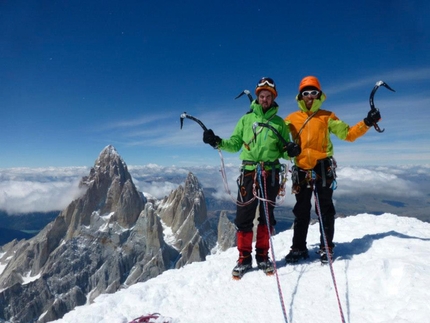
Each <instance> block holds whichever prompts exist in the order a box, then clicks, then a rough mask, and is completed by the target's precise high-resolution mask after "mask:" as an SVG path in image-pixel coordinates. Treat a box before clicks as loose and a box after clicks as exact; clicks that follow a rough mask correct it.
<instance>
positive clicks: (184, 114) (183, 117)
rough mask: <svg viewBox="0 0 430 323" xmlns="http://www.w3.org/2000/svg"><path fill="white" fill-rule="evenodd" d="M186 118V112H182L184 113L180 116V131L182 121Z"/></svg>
mask: <svg viewBox="0 0 430 323" xmlns="http://www.w3.org/2000/svg"><path fill="white" fill-rule="evenodd" d="M186 117H187V113H186V112H184V113H182V114H181V129H182V126H183V125H184V119H185V118H186Z"/></svg>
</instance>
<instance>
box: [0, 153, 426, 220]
mask: <svg viewBox="0 0 430 323" xmlns="http://www.w3.org/2000/svg"><path fill="white" fill-rule="evenodd" d="M236 162H237V164H230V163H229V164H226V165H225V170H226V181H227V185H228V188H229V189H230V193H231V196H229V195H228V194H227V193H226V189H225V184H224V181H223V178H222V176H221V173H220V166H196V167H177V166H171V167H163V166H159V165H156V164H148V165H144V166H129V167H128V169H129V171H130V173H131V175H132V177H133V181H134V183H135V185H136V187H137V188H138V190H140V191H142V192H144V194H147V195H151V196H153V197H155V198H157V199H161V198H164V197H165V196H168V195H169V194H170V193H171V191H172V190H175V189H176V188H177V187H178V186H179V185H183V184H184V181H185V179H186V177H187V175H188V173H189V172H192V173H193V174H194V175H195V176H196V177H197V178H198V180H199V182H200V184H201V185H202V187H203V188H205V189H209V188H211V189H213V193H212V197H213V198H215V199H220V200H225V201H232V200H235V199H236V194H237V183H236V179H237V177H238V176H239V174H240V168H239V165H238V163H239V161H238V160H237V161H236ZM290 166H291V164H287V167H290ZM429 170H430V165H429V164H426V165H419V166H418V165H416V166H378V167H376V166H372V167H358V166H354V167H349V166H348V167H339V168H338V170H337V175H338V179H337V181H338V188H337V190H336V191H335V198H341V197H344V196H356V195H357V196H358V195H363V194H373V195H375V196H376V195H383V196H384V197H385V198H389V197H392V198H398V197H414V198H423V199H425V198H427V197H426V196H425V194H427V193H426V192H428V190H429V189H430V184H429V183H430V178H429V177H430V175H429V174H430V172H429ZM88 172H89V168H85V167H74V168H73V167H72V168H54V167H50V168H45V169H42V168H37V169H30V168H21V169H18V168H13V169H3V170H1V173H0V209H2V210H5V211H7V212H8V213H11V214H16V213H27V212H36V211H37V212H46V211H53V210H63V209H64V208H65V207H66V206H67V205H68V204H69V203H70V202H71V201H72V200H74V199H75V198H77V197H78V196H79V195H80V194H82V192H81V191H80V190H79V188H78V183H79V180H80V179H81V178H82V176H84V175H87V174H88ZM288 176H289V178H288V181H287V183H286V195H285V197H284V199H283V202H282V203H281V205H282V206H292V205H294V202H295V200H294V195H292V194H290V189H291V177H290V174H288Z"/></svg>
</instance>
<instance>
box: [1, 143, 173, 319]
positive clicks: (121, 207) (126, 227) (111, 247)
mask: <svg viewBox="0 0 430 323" xmlns="http://www.w3.org/2000/svg"><path fill="white" fill-rule="evenodd" d="M81 186H82V187H85V188H86V191H85V193H84V194H83V195H82V196H81V197H80V198H78V199H76V200H74V201H73V202H72V203H70V205H69V206H68V207H67V208H66V209H65V210H64V211H62V212H61V213H60V214H59V216H58V217H57V218H56V219H55V220H54V221H53V222H51V223H50V224H48V225H47V226H46V227H45V228H44V229H43V230H42V231H41V232H40V233H39V234H38V235H37V236H35V237H34V238H32V239H30V240H28V241H24V242H22V243H18V244H16V245H11V246H10V250H8V252H7V253H6V254H8V255H9V256H11V255H13V257H12V259H11V260H10V261H9V262H8V266H7V267H6V269H5V270H4V271H3V273H2V274H1V275H0V288H1V289H4V291H3V292H1V293H0V307H2V308H3V313H2V312H1V310H0V314H1V315H0V318H5V319H12V321H13V320H16V321H22V322H27V321H33V320H35V318H37V317H39V316H40V315H41V314H42V313H44V312H45V315H44V317H43V318H42V319H40V320H39V321H40V322H47V321H49V320H52V319H56V318H59V317H61V316H62V315H64V314H65V313H67V312H68V311H69V310H71V309H73V308H74V307H75V306H76V305H81V304H84V303H85V302H86V301H87V298H88V297H89V298H90V299H92V296H91V295H93V297H95V296H97V295H98V294H100V293H104V292H114V291H116V290H118V288H119V287H120V286H121V284H123V283H124V282H125V280H126V278H127V276H128V272H129V271H130V270H131V269H132V268H133V266H134V265H135V264H136V263H137V261H136V260H137V259H138V255H137V254H141V253H142V251H141V250H137V249H135V248H128V249H127V250H123V249H122V246H123V245H125V246H127V241H128V239H129V237H130V236H131V231H130V228H131V227H133V226H134V225H135V224H136V222H137V219H138V217H139V214H140V213H141V212H142V210H143V208H144V205H145V200H144V197H143V195H142V194H141V193H140V192H138V191H137V189H136V187H135V186H134V184H133V181H132V178H131V176H130V174H129V172H128V170H127V166H126V164H125V163H124V162H123V160H122V159H121V157H120V156H119V155H118V153H117V152H116V150H115V148H113V147H112V146H107V147H106V148H105V149H103V151H102V152H101V153H100V155H99V157H98V158H97V160H96V162H95V164H94V167H93V168H92V169H91V171H90V173H89V175H88V176H87V177H85V178H83V179H82V181H81ZM147 218H148V217H145V215H144V214H143V215H142V220H141V221H143V222H145V221H147ZM154 221H155V220H154V219H153V220H152V222H154ZM159 225H160V227H161V224H160V223H159ZM145 234H147V232H145ZM134 236H135V237H136V234H135V235H134ZM141 238H142V237H141ZM159 239H161V241H160V240H159ZM154 241H156V242H157V243H154ZM162 243H164V242H163V241H162V236H160V235H159V236H158V240H157V236H155V235H154V239H152V240H151V239H149V241H147V244H146V245H145V247H146V248H147V249H149V250H153V249H155V250H156V252H159V250H160V249H162V248H161V247H160V245H161V244H162ZM166 250H169V248H167V249H166ZM6 254H5V255H4V257H3V258H2V260H3V259H6V258H5V256H6ZM143 258H144V257H143ZM143 258H142V259H143ZM145 260H146V259H145ZM166 268H167V267H166V266H164V264H160V271H162V270H165V269H166ZM25 277H36V278H33V279H34V280H33V281H32V282H30V283H26V278H25ZM37 277H39V278H37ZM133 282H135V281H133ZM34 286H37V289H38V294H35V292H34V291H33V289H34V288H35V287H34ZM13 291H19V297H18V295H16V294H17V293H13ZM90 291H93V292H92V294H89V293H90ZM56 295H62V297H61V298H60V299H57V297H56ZM2 305H4V306H2ZM30 317H31V318H32V319H31V320H30V319H28V320H27V318H30Z"/></svg>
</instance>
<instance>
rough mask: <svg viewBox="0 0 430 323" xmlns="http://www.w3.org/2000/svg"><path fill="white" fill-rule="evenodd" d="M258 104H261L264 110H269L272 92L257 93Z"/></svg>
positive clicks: (262, 91)
mask: <svg viewBox="0 0 430 323" xmlns="http://www.w3.org/2000/svg"><path fill="white" fill-rule="evenodd" d="M258 103H260V104H261V106H262V107H263V109H264V110H267V109H269V108H270V107H271V106H272V103H273V96H272V92H270V91H268V90H261V91H260V92H259V93H258Z"/></svg>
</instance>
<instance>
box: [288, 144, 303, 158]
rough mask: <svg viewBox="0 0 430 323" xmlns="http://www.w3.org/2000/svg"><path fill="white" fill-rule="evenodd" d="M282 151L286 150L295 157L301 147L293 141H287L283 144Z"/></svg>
mask: <svg viewBox="0 0 430 323" xmlns="http://www.w3.org/2000/svg"><path fill="white" fill-rule="evenodd" d="M284 151H286V152H287V154H288V156H290V157H296V156H298V155H300V153H301V152H302V148H300V146H299V145H298V144H296V143H294V142H289V143H288V144H287V145H286V146H284Z"/></svg>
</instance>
